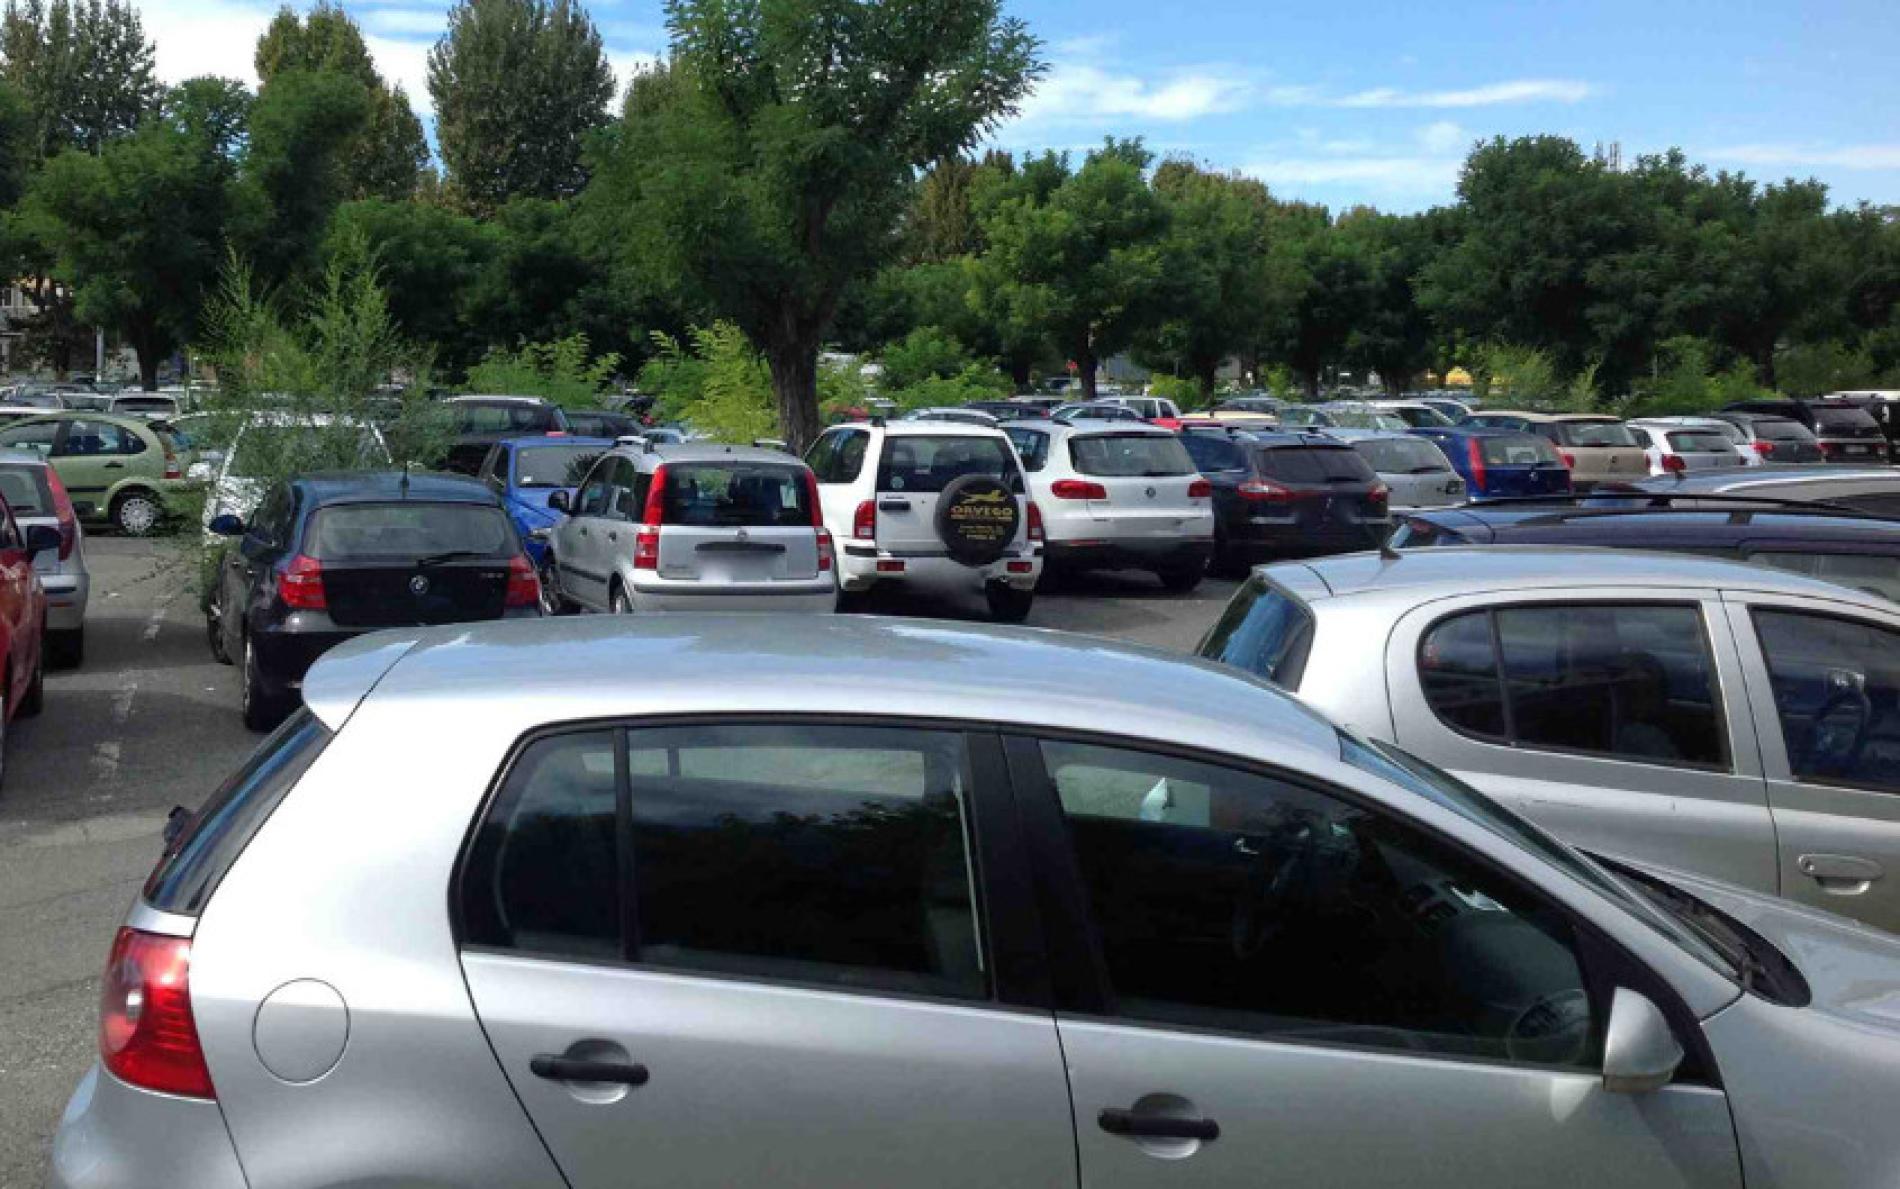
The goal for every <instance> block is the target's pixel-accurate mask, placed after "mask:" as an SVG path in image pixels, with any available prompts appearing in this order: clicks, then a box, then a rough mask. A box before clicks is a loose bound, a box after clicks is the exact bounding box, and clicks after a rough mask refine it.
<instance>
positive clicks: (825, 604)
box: [632, 576, 838, 615]
mask: <svg viewBox="0 0 1900 1189" xmlns="http://www.w3.org/2000/svg"><path fill="white" fill-rule="evenodd" d="M785 586H786V589H784V590H764V591H762V590H759V589H757V588H756V587H750V588H749V587H724V588H722V587H718V586H710V585H702V586H697V587H694V588H688V587H686V586H685V585H684V584H675V585H672V586H667V587H663V588H658V587H651V586H645V587H643V586H641V585H639V584H638V583H636V584H635V585H634V587H633V590H632V596H633V609H634V611H635V612H637V613H640V614H649V613H652V612H664V611H688V612H693V611H698V612H713V613H718V612H724V611H737V612H755V611H784V612H790V613H794V614H796V613H798V612H807V613H810V614H813V615H824V614H828V613H830V612H832V611H835V610H837V609H838V587H837V584H836V583H834V582H833V581H832V580H831V578H830V577H829V576H827V577H826V578H825V579H824V580H823V581H822V582H817V583H807V582H800V583H797V584H792V583H786V584H785Z"/></svg>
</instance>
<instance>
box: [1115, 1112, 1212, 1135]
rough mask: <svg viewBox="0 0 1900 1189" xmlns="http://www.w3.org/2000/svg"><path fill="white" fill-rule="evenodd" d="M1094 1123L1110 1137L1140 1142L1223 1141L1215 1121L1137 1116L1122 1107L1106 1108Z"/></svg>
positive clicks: (1162, 1116) (1164, 1116)
mask: <svg viewBox="0 0 1900 1189" xmlns="http://www.w3.org/2000/svg"><path fill="white" fill-rule="evenodd" d="M1095 1122H1096V1124H1097V1125H1099V1126H1100V1127H1101V1129H1102V1130H1103V1131H1106V1132H1108V1133H1109V1134H1110V1135H1127V1136H1133V1137H1135V1138H1137V1139H1199V1140H1217V1139H1219V1138H1220V1124H1219V1123H1216V1122H1215V1121H1214V1120H1212V1119H1173V1118H1169V1117H1168V1116H1166V1115H1147V1114H1136V1113H1135V1112H1134V1111H1131V1110H1129V1109H1127V1108H1126V1107H1119V1106H1105V1107H1103V1108H1102V1113H1101V1114H1099V1115H1096V1116H1095Z"/></svg>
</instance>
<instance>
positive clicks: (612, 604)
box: [607, 582, 633, 615]
mask: <svg viewBox="0 0 1900 1189" xmlns="http://www.w3.org/2000/svg"><path fill="white" fill-rule="evenodd" d="M607 610H608V611H610V612H612V613H613V614H615V615H632V614H633V599H631V598H630V597H628V595H627V590H626V588H625V587H623V586H621V585H620V584H619V583H618V582H616V583H614V588H613V590H612V591H611V592H609V593H608V595H607Z"/></svg>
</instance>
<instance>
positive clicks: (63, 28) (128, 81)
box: [0, 0, 165, 157]
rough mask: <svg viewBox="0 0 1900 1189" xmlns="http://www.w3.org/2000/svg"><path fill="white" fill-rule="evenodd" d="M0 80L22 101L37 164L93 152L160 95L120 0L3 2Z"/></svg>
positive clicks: (142, 42)
mask: <svg viewBox="0 0 1900 1189" xmlns="http://www.w3.org/2000/svg"><path fill="white" fill-rule="evenodd" d="M0 79H3V80H5V81H6V82H10V83H12V84H13V85H14V86H16V87H18V88H20V90H21V91H22V92H23V93H24V94H25V95H26V99H27V102H28V104H29V105H30V106H31V108H32V111H33V116H34V123H35V139H36V141H37V144H38V149H39V153H40V155H41V156H42V157H51V156H53V155H54V154H56V153H59V152H60V151H61V150H64V149H69V148H76V149H84V150H86V151H88V152H96V151H98V149H99V148H100V147H101V146H102V145H104V144H105V143H106V142H107V141H108V140H111V139H112V138H113V137H115V136H123V135H125V134H127V133H129V132H131V131H132V130H133V129H134V128H136V127H138V125H139V122H140V121H141V120H143V119H144V118H145V117H146V116H148V115H151V114H152V113H153V112H155V111H156V110H157V109H158V105H159V102H160V100H161V99H162V98H163V96H164V92H165V89H164V87H162V86H161V85H159V82H158V80H157V78H156V76H155V75H154V74H153V72H152V43H151V42H149V41H147V40H146V39H145V28H144V26H143V25H142V24H141V23H140V21H139V14H138V10H137V9H136V8H134V7H133V6H132V5H131V4H130V3H128V2H127V0H50V2H49V0H24V2H22V0H7V9H6V15H5V16H4V17H0Z"/></svg>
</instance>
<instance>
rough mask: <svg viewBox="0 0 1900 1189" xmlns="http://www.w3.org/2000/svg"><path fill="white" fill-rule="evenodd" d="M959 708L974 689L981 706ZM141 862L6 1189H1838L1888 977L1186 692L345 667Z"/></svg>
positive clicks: (1267, 718) (960, 636)
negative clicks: (93, 1036) (54, 1127)
mask: <svg viewBox="0 0 1900 1189" xmlns="http://www.w3.org/2000/svg"><path fill="white" fill-rule="evenodd" d="M998 690H1007V691H1009V696H1008V697H998V696H997V691H998ZM304 692H305V698H306V700H307V702H308V709H307V710H306V711H303V712H300V713H299V714H298V715H297V716H296V717H295V718H294V719H292V720H291V721H290V722H288V723H287V724H286V725H285V726H284V727H283V728H282V729H281V730H280V731H279V732H278V733H277V734H276V735H274V736H273V737H272V738H271V739H270V740H269V741H267V742H266V743H265V744H264V745H263V747H262V748H260V750H259V751H258V752H257V754H256V755H255V756H254V757H253V758H252V759H251V760H250V761H249V762H248V763H247V764H246V765H245V766H244V767H243V768H242V769H241V770H240V771H239V772H237V773H236V774H235V775H234V776H233V777H232V779H231V780H230V781H229V782H228V783H227V784H226V785H225V786H224V787H223V788H222V789H220V790H219V791H218V792H217V793H216V794H214V795H213V797H212V798H211V800H210V801H209V802H208V803H207V804H206V805H205V806H204V807H203V808H202V809H200V810H199V812H198V813H197V814H196V815H195V816H193V817H191V818H190V819H189V820H182V828H181V829H180V830H179V831H178V832H177V833H176V836H175V837H174V838H173V839H172V841H171V842H170V843H169V844H168V848H167V850H166V852H165V854H164V856H163V857H162V859H161V860H160V862H159V864H158V866H157V868H156V869H155V870H154V872H153V873H152V876H151V878H150V879H149V881H148V882H147V883H146V885H145V887H144V890H143V892H142V894H141V895H140V897H139V899H138V901H137V903H136V906H135V907H134V908H133V910H132V912H131V915H130V917H129V918H128V919H127V921H126V924H125V927H124V928H123V929H122V930H121V931H120V932H119V934H118V937H117V939H116V941H115V943H114V945H113V947H112V952H111V957H110V959H109V962H108V965H107V969H106V973H105V978H104V987H103V996H102V1008H101V1021H100V1024H101V1027H100V1048H101V1056H100V1061H99V1064H98V1066H97V1067H96V1068H95V1069H93V1070H92V1071H91V1072H90V1073H88V1074H87V1075H86V1076H85V1078H84V1080H83V1081H82V1082H81V1084H80V1086H79V1088H78V1090H77V1092H76V1093H75V1094H74V1096H73V1098H72V1102H71V1105H70V1106H69V1107H68V1109H67V1112H66V1115H65V1118H64V1119H63V1120H62V1122H61V1125H60V1128H59V1132H58V1135H57V1137H56V1139H55V1142H54V1147H53V1169H52V1176H51V1182H50V1184H51V1186H52V1189H82V1187H83V1189H120V1187H128V1186H133V1185H138V1186H151V1185H164V1186H191V1187H193V1189H240V1187H245V1189H288V1187H293V1186H294V1187H304V1186H308V1187H312V1189H315V1187H318V1186H337V1185H372V1184H374V1185H417V1186H419V1185H495V1186H546V1187H548V1189H559V1187H562V1186H572V1187H574V1189H607V1187H609V1186H623V1185H626V1184H628V1183H629V1178H630V1176H636V1175H637V1179H638V1180H639V1181H640V1182H641V1183H646V1184H654V1185H666V1186H708V1187H711V1186H721V1187H727V1186H747V1185H772V1186H811V1187H814V1189H816V1187H820V1186H822V1187H825V1189H834V1187H836V1186H860V1185H861V1186H923V1187H939V1186H941V1187H943V1189H952V1187H954V1189H966V1187H967V1186H970V1185H1007V1186H1028V1185H1034V1186H1066V1187H1070V1189H1079V1187H1080V1186H1121V1185H1136V1184H1143V1185H1146V1184H1160V1183H1163V1182H1166V1183H1169V1184H1176V1185H1184V1186H1203V1185H1205V1186H1226V1185H1238V1184H1256V1183H1270V1184H1276V1185H1280V1184H1284V1185H1295V1184H1325V1185H1328V1186H1345V1187H1373V1186H1379V1187H1385V1186H1392V1187H1397V1186H1406V1187H1408V1189H1409V1187H1417V1186H1427V1187H1430V1186H1445V1187H1454V1186H1455V1187H1457V1189H1502V1187H1506V1186H1509V1187H1518V1186H1524V1185H1556V1184H1569V1185H1582V1184H1592V1185H1594V1184H1615V1185H1617V1186H1619V1187H1620V1189H1653V1187H1661V1186H1695V1187H1702V1189H1715V1187H1722V1189H1730V1187H1736V1186H1740V1185H1741V1184H1742V1183H1743V1177H1744V1176H1746V1178H1747V1183H1748V1184H1749V1185H1750V1186H1798V1185H1799V1186H1814V1185H1828V1186H1841V1187H1854V1186H1863V1185H1865V1186H1874V1185H1882V1186H1885V1185H1889V1184H1890V1183H1891V1177H1892V1172H1893V1169H1894V1168H1895V1167H1896V1156H1897V1154H1900V1141H1895V1140H1893V1139H1892V1138H1890V1136H1891V1133H1892V1128H1891V1115H1892V1110H1891V1103H1892V1102H1893V1099H1894V1092H1895V1089H1896V1088H1897V1087H1900V1020H1896V1019H1895V1018H1894V1017H1895V1015H1896V1009H1895V1008H1894V1007H1893V1004H1894V1003H1895V1002H1897V1001H1900V941H1895V940H1894V939H1891V938H1887V937H1883V936H1881V935H1878V934H1875V933H1873V932H1871V931H1866V930H1862V929H1859V928H1857V927H1855V926H1853V925H1851V924H1848V923H1845V922H1842V921H1839V920H1837V919H1835V918H1832V917H1828V916H1826V915H1824V914H1818V913H1812V912H1808V911H1805V910H1803V909H1801V908H1798V907H1796V906H1793V905H1787V904H1782V903H1778V902H1774V901H1771V900H1768V899H1765V898H1759V897H1752V896H1749V895H1747V894H1746V893H1740V892H1735V891H1733V890H1729V889H1725V888H1722V887H1718V886H1714V885H1709V884H1704V883H1700V882H1697V881H1693V880H1688V879H1666V878H1663V877H1659V876H1657V875H1655V874H1651V873H1645V872H1639V871H1637V870H1635V869H1633V868H1622V869H1612V868H1608V867H1605V866H1603V865H1600V864H1598V863H1596V862H1593V861H1591V860H1588V859H1585V858H1583V857H1581V856H1580V855H1578V854H1577V853H1576V852H1573V851H1571V850H1569V849H1568V848H1566V847H1564V846H1562V845H1560V844H1558V843H1555V842H1553V841H1551V840H1550V839H1549V838H1548V837H1547V836H1546V835H1544V834H1543V833H1541V832H1540V831H1538V830H1537V829H1536V828H1534V827H1531V826H1528V825H1526V824H1525V823H1523V822H1522V821H1520V820H1518V819H1517V818H1515V817H1514V816H1512V815H1511V814H1509V813H1508V812H1505V811H1503V810H1501V809H1499V808H1498V807H1497V806H1495V805H1494V804H1492V803H1491V802H1489V801H1488V800H1486V799H1485V798H1484V797H1482V796H1479V795H1478V794H1476V793H1473V792H1472V791H1471V790H1469V789H1467V788H1465V787H1464V786H1462V785H1459V784H1458V783H1456V782H1455V781H1452V780H1450V779H1449V778H1447V777H1446V776H1444V775H1443V774H1441V773H1439V772H1438V771H1436V770H1435V769H1432V768H1429V767H1427V766H1425V765H1423V764H1421V763H1419V762H1417V761H1415V760H1413V759H1411V758H1409V757H1408V756H1406V755H1405V754H1404V753H1402V752H1400V751H1398V750H1396V749H1395V748H1392V747H1390V746H1389V745H1384V744H1379V743H1373V742H1368V741H1366V740H1365V739H1363V738H1360V737H1358V736H1355V735H1351V734H1347V733H1344V732H1342V731H1340V730H1339V729H1338V728H1336V727H1334V726H1333V725H1332V724H1330V723H1328V722H1327V721H1326V720H1324V719H1323V718H1321V717H1319V716H1318V715H1317V714H1315V713H1313V712H1312V711H1310V710H1308V709H1306V708H1305V707H1303V706H1301V705H1300V704H1298V703H1297V702H1295V701H1294V700H1292V699H1290V698H1288V697H1286V696H1284V695H1282V694H1280V693H1278V692H1277V691H1275V690H1273V689H1271V688H1270V687H1268V686H1267V685H1266V684H1264V683H1262V682H1258V681H1256V680H1254V679H1252V678H1249V677H1247V676H1245V675H1243V674H1240V673H1236V672H1234V671H1233V670H1231V669H1226V668H1221V667H1217V666H1212V665H1206V664H1201V663H1197V662H1194V661H1189V660H1182V659H1178V658H1174V657H1170V656H1166V655H1163V654H1160V653H1154V652H1149V651H1145V650H1139V649H1134V648H1126V647H1120V646H1115V645H1111V644H1108V643H1105V642H1102V641H1098V640H1092V639H1083V638H1080V637H1070V636H1064V635H1060V634H1052V633H1040V632H1031V631H1024V630H1006V629H984V628H971V627H961V626H950V625H945V624H937V623H925V622H905V621H898V620H867V619H862V618H857V617H845V618H821V619H811V618H802V619H790V618H771V617H756V618H744V617H722V618H701V617H688V616H680V617H661V618H656V619H653V620H648V621H628V620H612V619H605V618H594V619H581V620H574V619H569V620H541V621H539V622H536V623H533V624H519V625H460V626H457V627H454V628H448V629H417V630H414V631H408V630H405V631H402V632H397V633H385V634H382V635H379V636H374V637H365V638H363V639H361V640H358V641H355V642H352V643H350V644H346V645H344V646H342V647H341V648H339V649H337V650H335V651H333V652H331V653H330V654H329V655H328V656H326V657H325V658H324V659H323V660H322V661H321V662H319V663H318V665H317V666H316V667H315V668H314V669H312V670H311V672H310V675H309V678H308V679H307V681H306V683H305V689H304Z"/></svg>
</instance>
